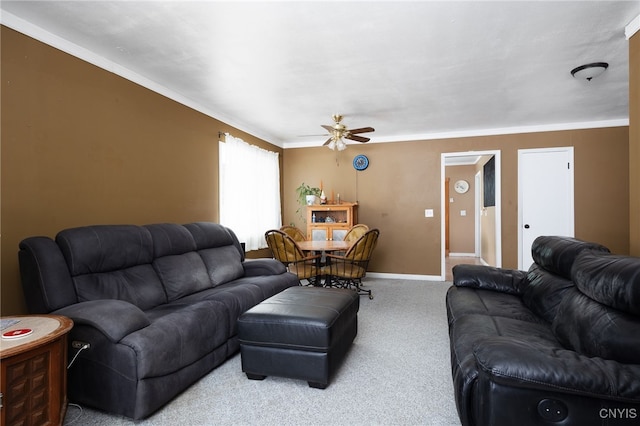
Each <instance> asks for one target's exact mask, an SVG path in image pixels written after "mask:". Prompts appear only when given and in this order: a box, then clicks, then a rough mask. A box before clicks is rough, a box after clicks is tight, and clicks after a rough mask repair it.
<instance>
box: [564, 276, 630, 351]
mask: <svg viewBox="0 0 640 426" xmlns="http://www.w3.org/2000/svg"><path fill="white" fill-rule="evenodd" d="M638 330H640V318H638V317H636V316H633V315H630V314H627V313H625V312H622V311H620V310H617V309H614V308H611V307H609V306H606V305H603V304H601V303H598V302H596V301H595V300H593V299H591V298H589V297H588V296H586V295H584V294H582V293H581V292H580V291H578V289H577V288H572V289H569V290H567V295H566V296H565V298H564V299H563V300H562V302H561V303H560V306H559V307H558V313H557V315H556V318H555V319H554V321H553V332H554V334H555V335H556V336H557V338H558V340H559V341H560V342H561V343H562V344H563V345H564V346H565V347H567V348H570V349H572V350H574V351H576V352H578V353H582V354H585V355H587V356H593V357H601V358H604V359H611V360H615V361H618V362H622V363H631V364H640V333H639V332H638Z"/></svg>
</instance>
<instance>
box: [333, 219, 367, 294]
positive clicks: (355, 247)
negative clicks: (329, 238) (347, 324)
mask: <svg viewBox="0 0 640 426" xmlns="http://www.w3.org/2000/svg"><path fill="white" fill-rule="evenodd" d="M379 236H380V231H379V230H378V229H376V228H374V229H370V230H369V231H367V232H365V233H364V234H363V235H361V236H360V238H358V239H357V240H356V241H355V242H354V243H353V244H352V245H351V247H349V249H348V250H347V252H346V253H345V254H344V255H336V254H330V253H328V254H327V255H326V258H327V265H326V266H325V267H324V271H323V273H324V274H326V275H328V276H329V278H328V279H329V283H330V284H329V285H330V286H332V287H343V288H353V289H354V290H355V291H357V292H358V294H360V295H364V294H367V295H369V299H373V294H372V293H371V290H366V289H363V288H362V279H363V278H364V277H365V276H366V274H367V267H368V266H369V260H370V259H371V255H372V254H373V249H375V247H376V245H377V244H378V237H379Z"/></svg>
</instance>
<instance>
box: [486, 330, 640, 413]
mask: <svg viewBox="0 0 640 426" xmlns="http://www.w3.org/2000/svg"><path fill="white" fill-rule="evenodd" d="M523 339H526V337H525V338H523ZM473 353H474V357H475V359H476V363H477V365H478V367H479V379H480V380H482V377H483V376H484V379H485V380H488V381H491V382H493V383H499V384H501V385H506V386H511V387H515V388H529V389H536V390H540V391H543V392H557V393H566V394H577V395H583V396H590V397H595V398H608V399H615V400H619V401H627V402H632V403H640V381H639V380H638V377H640V365H638V364H623V363H619V362H617V361H612V360H606V359H602V358H598V357H594V358H590V357H587V356H585V355H581V354H579V353H577V352H574V351H571V350H565V349H561V347H559V346H558V347H544V348H542V347H540V346H537V345H536V344H535V343H530V342H527V341H526V340H514V339H513V338H506V337H493V338H488V339H485V340H483V341H482V342H480V343H478V344H477V346H476V347H475V348H474V351H473Z"/></svg>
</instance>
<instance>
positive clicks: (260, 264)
mask: <svg viewBox="0 0 640 426" xmlns="http://www.w3.org/2000/svg"><path fill="white" fill-rule="evenodd" d="M242 266H243V267H244V275H245V276H246V277H257V276H261V275H280V274H284V273H285V272H287V268H286V267H285V266H284V265H283V264H282V262H280V261H278V260H275V259H267V258H261V259H246V260H245V261H244V262H242Z"/></svg>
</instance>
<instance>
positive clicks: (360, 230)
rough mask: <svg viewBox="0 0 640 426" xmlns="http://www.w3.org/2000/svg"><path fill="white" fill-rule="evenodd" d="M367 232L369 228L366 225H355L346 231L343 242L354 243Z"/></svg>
mask: <svg viewBox="0 0 640 426" xmlns="http://www.w3.org/2000/svg"><path fill="white" fill-rule="evenodd" d="M368 230H369V227H368V226H367V225H365V224H364V223H359V224H357V225H353V226H352V227H351V228H350V229H349V230H348V231H347V233H346V234H345V236H344V238H343V239H344V241H348V242H353V241H356V240H357V239H358V238H360V237H361V236H363V235H364V234H365V233H366V232H367V231H368Z"/></svg>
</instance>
